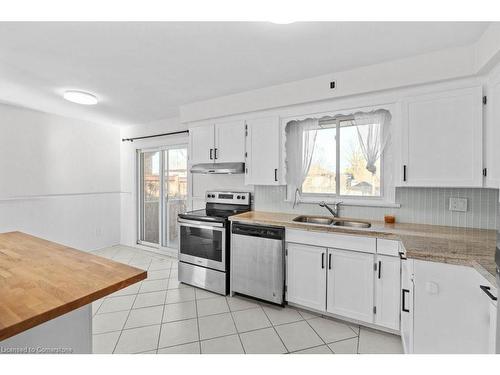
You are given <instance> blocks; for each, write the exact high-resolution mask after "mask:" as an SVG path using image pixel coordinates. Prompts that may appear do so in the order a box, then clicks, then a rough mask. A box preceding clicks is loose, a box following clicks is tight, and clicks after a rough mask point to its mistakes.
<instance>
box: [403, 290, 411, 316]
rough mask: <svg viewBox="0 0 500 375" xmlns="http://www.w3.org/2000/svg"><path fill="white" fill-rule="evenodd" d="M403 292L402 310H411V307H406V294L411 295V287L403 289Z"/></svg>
mask: <svg viewBox="0 0 500 375" xmlns="http://www.w3.org/2000/svg"><path fill="white" fill-rule="evenodd" d="M401 293H402V297H401V299H402V301H401V305H402V306H401V310H403V311H404V312H410V309H408V308H406V298H405V296H406V294H408V295H410V290H409V289H401Z"/></svg>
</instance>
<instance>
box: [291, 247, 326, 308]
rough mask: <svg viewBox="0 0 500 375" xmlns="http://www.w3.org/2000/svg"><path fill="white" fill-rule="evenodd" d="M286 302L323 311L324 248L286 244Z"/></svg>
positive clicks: (324, 301)
mask: <svg viewBox="0 0 500 375" xmlns="http://www.w3.org/2000/svg"><path fill="white" fill-rule="evenodd" d="M286 279H287V282H286V285H287V293H286V295H287V301H288V302H291V303H296V304H299V305H302V306H304V307H310V308H312V309H315V310H319V311H325V307H326V248H321V247H315V246H307V245H299V244H294V243H287V270H286Z"/></svg>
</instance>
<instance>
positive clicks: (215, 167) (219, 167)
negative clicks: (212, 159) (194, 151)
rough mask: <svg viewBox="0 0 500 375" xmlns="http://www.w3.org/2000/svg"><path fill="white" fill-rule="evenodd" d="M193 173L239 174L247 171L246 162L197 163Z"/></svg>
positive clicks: (192, 170)
mask: <svg viewBox="0 0 500 375" xmlns="http://www.w3.org/2000/svg"><path fill="white" fill-rule="evenodd" d="M191 173H202V174H238V173H245V163H206V164H195V165H193V166H192V167H191Z"/></svg>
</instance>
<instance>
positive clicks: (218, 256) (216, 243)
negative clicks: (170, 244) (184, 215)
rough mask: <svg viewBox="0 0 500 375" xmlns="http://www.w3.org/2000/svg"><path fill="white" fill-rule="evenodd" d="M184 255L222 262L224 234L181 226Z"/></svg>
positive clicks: (212, 230) (181, 248) (217, 231)
mask: <svg viewBox="0 0 500 375" xmlns="http://www.w3.org/2000/svg"><path fill="white" fill-rule="evenodd" d="M180 236H181V246H180V252H181V253H182V254H186V255H191V256H194V257H198V258H203V259H208V260H213V261H216V262H222V245H223V232H222V231H220V230H214V229H207V228H196V227H188V226H184V225H181V227H180Z"/></svg>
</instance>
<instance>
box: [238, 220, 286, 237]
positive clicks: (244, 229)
mask: <svg viewBox="0 0 500 375" xmlns="http://www.w3.org/2000/svg"><path fill="white" fill-rule="evenodd" d="M232 233H233V234H239V235H242V236H251V237H259V238H268V239H272V240H283V239H284V238H285V229H284V228H282V227H269V226H263V225H248V224H239V223H235V224H233V226H232Z"/></svg>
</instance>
